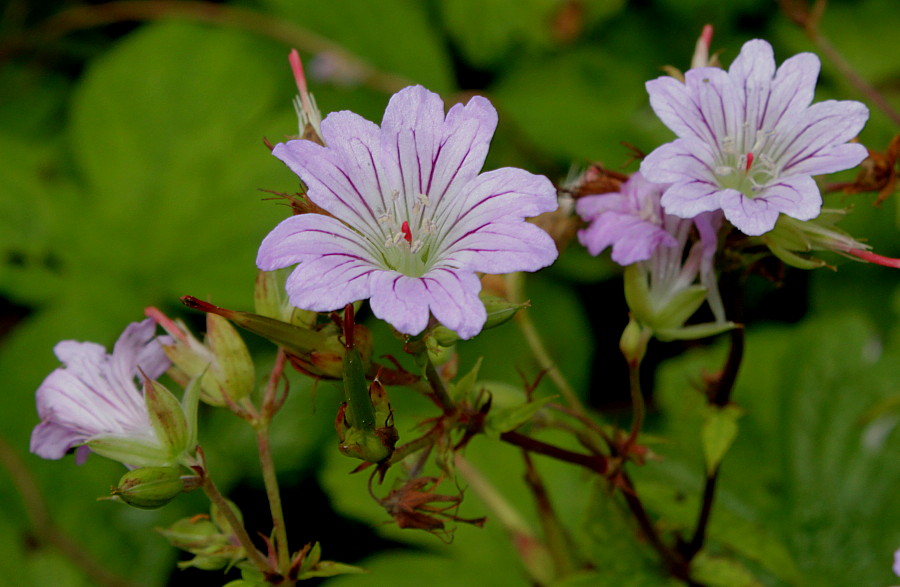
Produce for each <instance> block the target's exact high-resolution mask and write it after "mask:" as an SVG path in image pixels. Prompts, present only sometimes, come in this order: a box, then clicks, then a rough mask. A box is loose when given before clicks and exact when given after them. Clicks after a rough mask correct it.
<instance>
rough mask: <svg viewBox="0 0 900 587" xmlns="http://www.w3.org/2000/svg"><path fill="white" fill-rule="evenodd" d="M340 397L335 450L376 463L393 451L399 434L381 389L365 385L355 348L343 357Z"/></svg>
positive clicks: (376, 385) (385, 396) (386, 398)
mask: <svg viewBox="0 0 900 587" xmlns="http://www.w3.org/2000/svg"><path fill="white" fill-rule="evenodd" d="M344 397H345V398H346V400H347V401H346V402H345V403H344V404H342V405H341V407H340V409H339V410H338V415H337V418H336V420H335V430H336V431H337V434H338V441H339V444H338V448H339V449H340V451H341V452H342V453H343V454H345V455H347V456H350V457H354V458H358V459H362V460H364V461H369V462H372V463H378V462H381V461H383V460H385V459H386V458H388V457H390V456H391V454H393V452H394V446H395V445H396V443H397V439H398V438H399V435H398V434H397V429H396V428H395V427H394V418H393V413H392V412H391V405H390V403H389V402H388V397H387V392H386V391H385V389H384V386H383V385H381V383H380V382H378V380H377V379H376V380H375V381H373V382H372V383H371V385H369V386H368V387H367V386H366V379H365V370H364V368H363V365H362V360H361V359H360V357H359V353H358V352H357V351H356V349H355V348H352V349H349V350H347V354H346V355H345V356H344Z"/></svg>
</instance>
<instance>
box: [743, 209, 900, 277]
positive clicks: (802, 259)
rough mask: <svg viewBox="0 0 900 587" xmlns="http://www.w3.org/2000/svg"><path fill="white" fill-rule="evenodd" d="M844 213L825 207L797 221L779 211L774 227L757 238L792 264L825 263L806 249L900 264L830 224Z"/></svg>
mask: <svg viewBox="0 0 900 587" xmlns="http://www.w3.org/2000/svg"><path fill="white" fill-rule="evenodd" d="M844 214H845V212H844V211H843V210H833V209H826V210H822V213H821V214H820V215H819V216H818V218H816V219H815V220H797V219H795V218H791V217H789V216H785V215H784V214H782V215H781V216H780V217H779V219H778V222H777V223H776V224H775V228H773V229H772V230H770V231H769V232H767V233H766V234H764V235H762V236H761V237H760V238H761V239H762V241H763V242H764V243H765V244H766V246H767V247H769V250H770V251H772V254H774V255H775V256H776V257H778V258H779V259H781V260H782V261H784V262H785V263H786V264H788V265H791V266H792V267H798V268H800V269H816V268H818V267H823V266H826V265H827V263H825V261H823V260H821V259H816V258H815V257H809V256H807V255H806V253H809V252H810V251H831V252H833V253H837V254H839V255H843V256H845V257H849V258H851V259H854V260H857V261H859V260H862V261H866V262H868V263H877V264H878V265H884V266H886V267H895V268H896V267H900V261H898V260H897V259H892V258H890V257H883V256H881V255H876V254H875V253H872V252H871V251H869V249H870V248H871V247H869V246H868V245H866V244H863V243H861V242H859V241H858V240H856V239H854V238H853V237H852V236H850V235H849V234H847V233H846V232H844V231H842V230H840V229H839V228H837V227H836V226H834V224H835V223H836V222H837V221H838V220H839V219H840V218H841V217H842V216H843V215H844Z"/></svg>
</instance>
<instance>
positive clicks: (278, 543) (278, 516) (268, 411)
mask: <svg viewBox="0 0 900 587" xmlns="http://www.w3.org/2000/svg"><path fill="white" fill-rule="evenodd" d="M286 360H287V355H286V354H285V352H284V351H283V350H281V349H279V350H278V354H277V355H276V357H275V366H274V367H273V368H272V374H271V376H270V377H269V382H268V385H266V392H265V395H264V396H263V404H262V411H261V412H262V417H261V418H260V422H259V425H258V426H257V427H256V444H257V447H258V449H259V463H260V467H261V468H262V474H263V482H264V483H265V486H266V496H267V497H268V499H269V509H270V510H271V512H272V526H273V528H274V530H275V550H276V552H277V553H278V568H279V569H280V571H281V574H282V575H284V576H287V574H288V571H289V569H290V564H291V557H290V548H289V546H288V539H287V526H286V524H285V520H284V509H283V508H282V505H281V491H280V490H279V487H278V478H277V476H276V473H275V461H274V459H273V458H272V449H271V444H270V442H269V423H270V422H271V421H272V417H273V416H274V415H275V412H276V411H277V410H278V382H279V381H280V380H281V377H282V375H283V373H284V365H285V362H286Z"/></svg>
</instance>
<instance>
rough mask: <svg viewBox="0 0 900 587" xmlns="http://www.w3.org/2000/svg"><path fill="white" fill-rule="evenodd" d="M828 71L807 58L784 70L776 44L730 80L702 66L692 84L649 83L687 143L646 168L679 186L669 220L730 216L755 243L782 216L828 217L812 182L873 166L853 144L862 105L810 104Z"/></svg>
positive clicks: (652, 176) (747, 58) (741, 60)
mask: <svg viewBox="0 0 900 587" xmlns="http://www.w3.org/2000/svg"><path fill="white" fill-rule="evenodd" d="M819 65H820V64H819V59H818V57H816V56H815V55H813V54H811V53H801V54H799V55H795V56H794V57H791V58H790V59H788V60H787V61H785V62H784V63H783V64H782V65H781V67H780V68H778V70H777V71H776V70H775V59H774V56H773V52H772V47H771V45H769V43H767V42H766V41H763V40H753V41H749V42H747V43H746V44H745V45H744V46H743V48H742V49H741V52H740V55H738V57H737V59H735V60H734V62H733V63H732V64H731V68H730V69H729V70H728V71H727V72H726V71H724V70H721V69H718V68H715V67H698V68H694V69H690V70H688V71H687V72H686V73H685V76H684V77H685V80H684V83H682V82H681V81H679V80H676V79H675V78H672V77H660V78H658V79H656V80H653V81H650V82H647V91H648V93H649V94H650V104H651V106H652V107H653V110H654V111H655V112H656V114H657V115H658V116H659V117H660V118H661V119H662V121H663V122H664V123H665V124H666V126H668V127H669V128H670V129H672V130H673V131H674V132H675V134H676V135H678V139H676V140H675V141H673V142H671V143H668V144H665V145H662V146H661V147H659V148H657V149H656V150H654V151H653V152H652V153H650V155H649V156H648V157H647V158H646V159H644V161H643V163H642V164H641V172H642V173H643V174H644V176H645V177H646V178H647V179H649V180H651V181H654V182H658V183H670V184H672V185H671V187H669V189H667V190H666V192H665V194H663V197H662V206H663V208H665V210H666V212H667V213H669V214H674V215H676V216H680V217H682V218H692V217H694V216H696V215H697V214H699V213H701V212H708V211H712V210H720V209H721V210H722V211H724V213H725V217H726V218H727V219H728V220H729V221H730V222H731V223H732V224H733V225H734V226H736V227H737V228H738V229H740V230H741V231H742V232H744V233H745V234H748V235H760V234H763V233H765V232H768V231H769V230H771V229H772V227H774V226H775V222H776V220H777V219H778V215H779V214H780V213H784V214H786V215H788V216H792V217H793V218H797V219H798V220H809V219H812V218H815V217H816V216H818V214H819V211H820V209H821V206H822V197H821V194H820V193H819V188H818V186H817V185H816V182H815V181H814V180H813V179H812V177H811V176H813V175H819V174H823V173H832V172H835V171H840V170H843V169H848V168H851V167H853V166H855V165H857V164H859V163H860V162H861V161H862V160H863V159H865V158H866V148H865V147H863V146H862V145H859V144H852V143H847V141H849V140H850V139H852V138H854V137H855V136H856V135H857V133H859V131H860V130H861V129H862V127H863V126H864V125H865V122H866V120H867V119H868V115H869V114H868V110H867V109H866V107H865V106H864V105H863V104H861V103H859V102H854V101H835V100H827V101H825V102H819V103H817V104H813V105H810V103H811V102H812V98H813V93H814V90H815V84H816V78H817V77H818V73H819Z"/></svg>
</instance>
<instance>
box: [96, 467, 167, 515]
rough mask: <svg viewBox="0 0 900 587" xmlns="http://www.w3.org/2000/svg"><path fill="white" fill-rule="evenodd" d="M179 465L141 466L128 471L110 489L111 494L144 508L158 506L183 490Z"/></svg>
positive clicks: (150, 508)
mask: <svg viewBox="0 0 900 587" xmlns="http://www.w3.org/2000/svg"><path fill="white" fill-rule="evenodd" d="M183 473H184V469H182V468H181V467H143V468H141V469H134V470H133V471H128V472H127V473H125V474H124V475H122V478H121V479H119V484H118V485H117V486H116V487H114V488H113V489H112V495H113V496H114V497H117V498H119V499H120V500H122V501H124V502H125V503H127V504H128V505H130V506H134V507H136V508H141V509H144V510H154V509H156V508H160V507H162V506H164V505H166V504H167V503H169V502H170V501H172V500H173V499H175V498H176V497H177V496H178V494H179V493H182V492H183V491H184V481H183V479H182V475H183Z"/></svg>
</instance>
